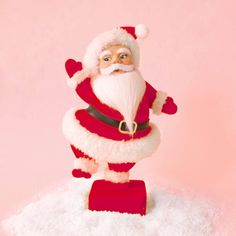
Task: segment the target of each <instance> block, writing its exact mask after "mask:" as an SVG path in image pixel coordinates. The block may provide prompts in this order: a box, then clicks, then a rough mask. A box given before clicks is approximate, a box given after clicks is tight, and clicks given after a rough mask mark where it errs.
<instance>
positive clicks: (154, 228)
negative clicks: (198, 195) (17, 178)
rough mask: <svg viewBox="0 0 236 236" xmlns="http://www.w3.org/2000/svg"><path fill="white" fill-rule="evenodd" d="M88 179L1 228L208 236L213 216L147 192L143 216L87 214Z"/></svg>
mask: <svg viewBox="0 0 236 236" xmlns="http://www.w3.org/2000/svg"><path fill="white" fill-rule="evenodd" d="M93 181H94V179H90V180H86V179H73V180H72V181H70V182H69V183H68V184H66V186H63V188H62V189H60V190H54V191H53V192H50V193H47V194H46V195H43V196H42V197H41V198H40V199H39V200H37V201H35V202H32V203H30V204H28V205H27V206H26V207H24V208H23V209H22V210H21V211H20V212H19V213H18V214H17V215H14V216H12V217H10V218H9V219H7V220H5V221H3V222H2V225H3V227H4V229H5V231H6V232H7V233H9V235H14V236H95V235H96V236H97V235H99V236H210V235H215V234H214V229H213V219H214V214H215V211H214V210H213V208H211V207H210V206H209V205H208V204H206V203H204V202H202V201H196V200H192V199H191V198H188V197H185V196H184V195H183V196H182V195H177V194H174V193H171V192H170V191H166V190H161V189H157V190H155V191H153V190H149V188H148V212H147V215H146V216H140V215H132V214H126V213H123V214H122V213H117V212H96V211H89V210H88V209H86V208H87V196H88V193H89V190H90V187H91V184H92V182H93Z"/></svg>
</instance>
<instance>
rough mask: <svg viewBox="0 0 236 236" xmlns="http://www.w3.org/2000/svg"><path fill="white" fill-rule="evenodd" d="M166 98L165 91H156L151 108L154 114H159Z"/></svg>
mask: <svg viewBox="0 0 236 236" xmlns="http://www.w3.org/2000/svg"><path fill="white" fill-rule="evenodd" d="M166 98H167V93H166V92H163V91H160V90H159V91H157V95H156V98H155V100H154V102H153V103H152V110H153V113H154V114H156V115H160V114H161V113H162V112H161V110H162V107H163V105H164V104H165V101H166Z"/></svg>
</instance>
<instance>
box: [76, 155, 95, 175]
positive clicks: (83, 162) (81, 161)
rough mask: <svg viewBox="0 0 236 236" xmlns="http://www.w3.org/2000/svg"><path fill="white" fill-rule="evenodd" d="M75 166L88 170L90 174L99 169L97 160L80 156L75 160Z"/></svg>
mask: <svg viewBox="0 0 236 236" xmlns="http://www.w3.org/2000/svg"><path fill="white" fill-rule="evenodd" d="M74 168H75V169H81V170H82V171H84V172H88V173H90V174H94V173H96V171H97V169H98V164H97V163H96V162H95V160H90V159H88V158H84V157H80V158H77V159H75V160H74Z"/></svg>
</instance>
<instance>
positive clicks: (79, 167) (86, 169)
mask: <svg viewBox="0 0 236 236" xmlns="http://www.w3.org/2000/svg"><path fill="white" fill-rule="evenodd" d="M71 149H72V151H73V153H74V154H75V157H76V159H75V161H74V169H73V171H72V175H73V176H74V177H76V178H82V177H83V178H87V179H88V178H90V177H91V176H92V174H94V173H95V172H96V171H97V169H98V163H96V161H95V159H94V158H92V157H90V156H88V155H86V154H85V153H83V152H82V151H81V150H80V149H78V148H76V147H75V146H73V145H72V144H71Z"/></svg>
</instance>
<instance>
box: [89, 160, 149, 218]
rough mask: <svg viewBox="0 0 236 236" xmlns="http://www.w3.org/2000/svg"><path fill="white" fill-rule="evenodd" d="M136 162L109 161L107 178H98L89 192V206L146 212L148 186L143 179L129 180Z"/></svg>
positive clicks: (98, 209)
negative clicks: (130, 172)
mask: <svg viewBox="0 0 236 236" xmlns="http://www.w3.org/2000/svg"><path fill="white" fill-rule="evenodd" d="M134 165H135V163H108V169H107V170H106V173H105V180H96V181H95V182H94V183H93V185H92V188H91V191H90V194H89V202H88V204H89V205H88V208H89V209H90V210H96V211H117V212H121V213H124V212H126V213H131V214H141V215H145V213H146V199H147V197H146V187H145V183H144V182H143V181H141V180H129V170H130V169H131V168H132V167H133V166H134Z"/></svg>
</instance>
